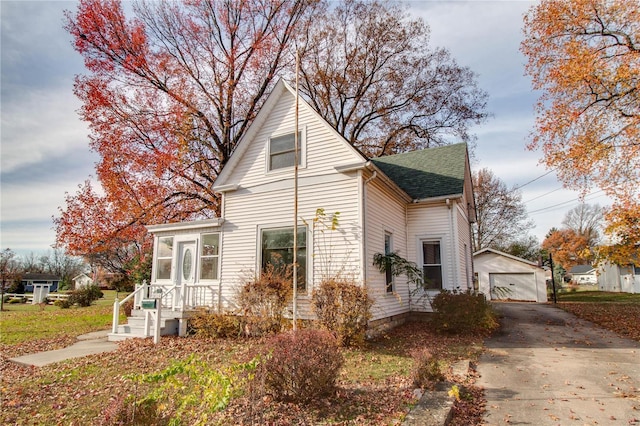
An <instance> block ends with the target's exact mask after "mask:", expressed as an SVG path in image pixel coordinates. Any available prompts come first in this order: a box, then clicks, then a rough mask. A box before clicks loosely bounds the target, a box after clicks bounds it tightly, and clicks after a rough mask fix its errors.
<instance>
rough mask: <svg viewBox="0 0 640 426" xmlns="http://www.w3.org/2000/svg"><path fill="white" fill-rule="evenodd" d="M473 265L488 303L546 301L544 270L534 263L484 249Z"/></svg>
mask: <svg viewBox="0 0 640 426" xmlns="http://www.w3.org/2000/svg"><path fill="white" fill-rule="evenodd" d="M473 265H474V270H475V273H476V276H477V280H478V289H479V291H480V292H482V293H483V294H484V295H485V296H486V297H487V299H490V300H519V301H528V302H546V301H547V283H546V278H545V270H544V269H543V268H542V267H540V266H538V264H537V263H535V262H531V261H529V260H526V259H522V258H520V257H516V256H512V255H510V254H507V253H503V252H501V251H498V250H494V249H490V248H486V249H482V250H480V251H477V252H475V253H474V254H473Z"/></svg>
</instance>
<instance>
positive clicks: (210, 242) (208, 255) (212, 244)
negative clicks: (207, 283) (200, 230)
mask: <svg viewBox="0 0 640 426" xmlns="http://www.w3.org/2000/svg"><path fill="white" fill-rule="evenodd" d="M219 262H220V234H219V233H217V232H216V233H211V234H202V242H201V247H200V279H201V280H217V279H218V265H219Z"/></svg>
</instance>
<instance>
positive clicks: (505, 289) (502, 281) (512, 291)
mask: <svg viewBox="0 0 640 426" xmlns="http://www.w3.org/2000/svg"><path fill="white" fill-rule="evenodd" d="M489 282H490V284H491V298H492V299H510V300H526V301H533V302H535V301H536V300H537V298H536V277H535V274H533V273H521V274H502V273H500V274H498V273H495V274H489Z"/></svg>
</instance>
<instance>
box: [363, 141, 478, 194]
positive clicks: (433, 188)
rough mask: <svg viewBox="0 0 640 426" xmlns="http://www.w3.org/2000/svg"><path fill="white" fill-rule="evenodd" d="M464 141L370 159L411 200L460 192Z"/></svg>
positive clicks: (464, 149)
mask: <svg viewBox="0 0 640 426" xmlns="http://www.w3.org/2000/svg"><path fill="white" fill-rule="evenodd" d="M466 153H467V145H466V144H464V143H458V144H454V145H446V146H440V147H436V148H427V149H423V150H420V151H413V152H406V153H404V154H396V155H389V156H387V157H380V158H374V159H371V161H372V162H373V164H375V165H376V166H377V167H378V168H379V169H380V170H382V172H383V173H384V174H385V175H387V176H388V177H389V178H390V179H391V180H393V181H394V182H395V183H396V185H398V186H399V187H400V188H401V189H402V190H403V191H405V192H406V193H407V194H408V195H409V196H410V197H411V198H413V199H414V200H421V199H424V198H432V197H441V196H445V195H454V194H462V191H463V189H464V173H465V167H466Z"/></svg>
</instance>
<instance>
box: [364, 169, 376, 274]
mask: <svg viewBox="0 0 640 426" xmlns="http://www.w3.org/2000/svg"><path fill="white" fill-rule="evenodd" d="M369 164H370V163H369V162H367V164H366V165H365V167H367V168H368V167H369ZM359 173H361V176H362V172H361V171H360V172H359ZM377 176H378V172H377V171H376V170H374V171H373V173H372V174H371V176H370V177H369V178H368V179H367V180H365V181H363V180H362V179H361V180H360V182H362V257H361V265H362V284H363V285H366V283H367V238H366V235H365V233H366V232H367V226H366V225H367V188H366V187H367V184H368V183H369V182H371V181H372V180H374V179H375V178H376V177H377Z"/></svg>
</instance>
